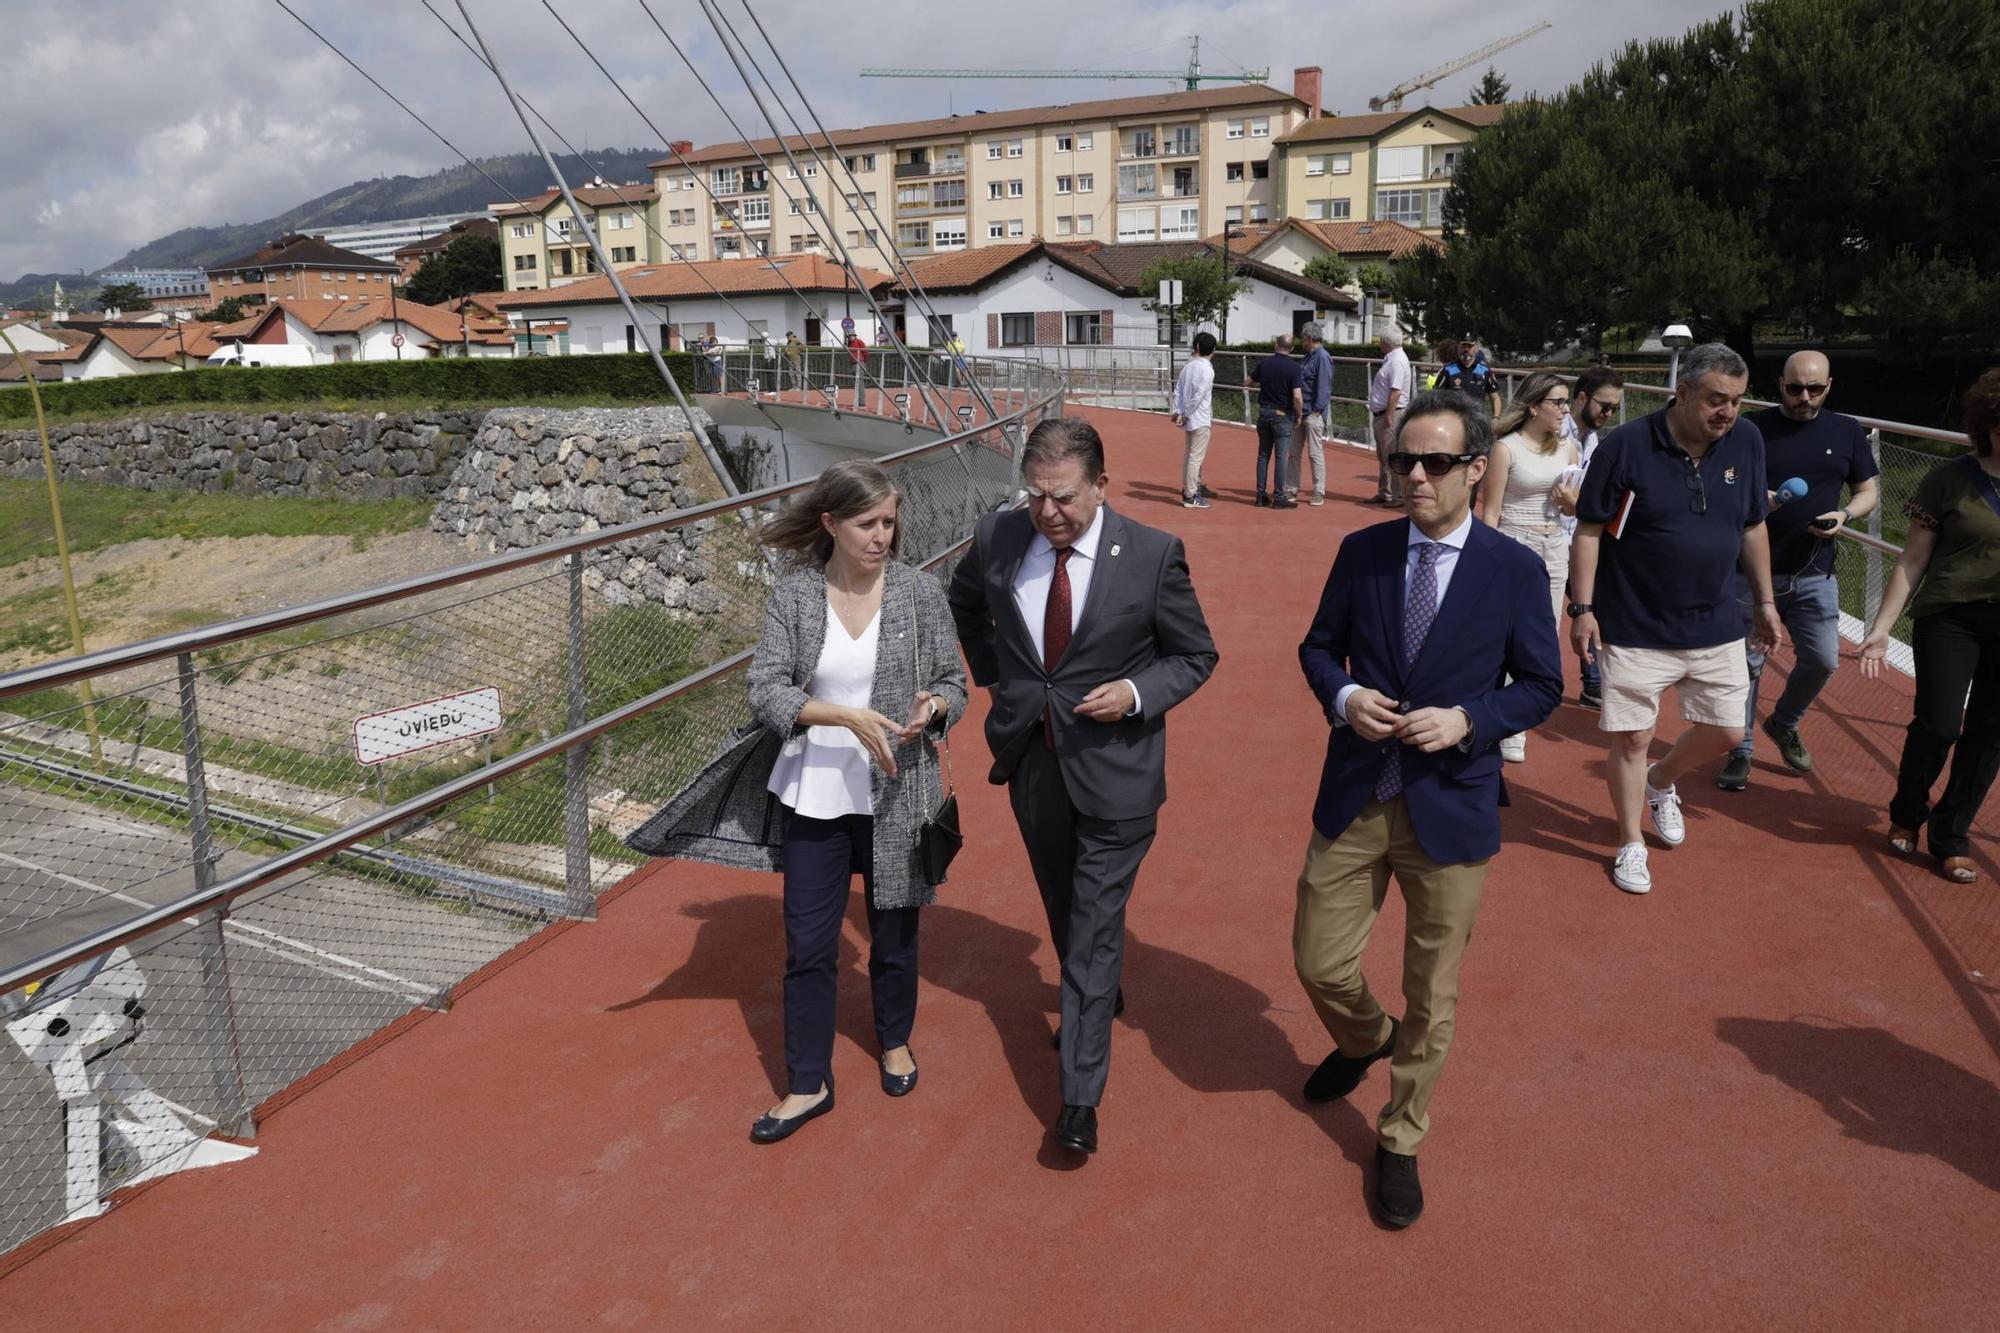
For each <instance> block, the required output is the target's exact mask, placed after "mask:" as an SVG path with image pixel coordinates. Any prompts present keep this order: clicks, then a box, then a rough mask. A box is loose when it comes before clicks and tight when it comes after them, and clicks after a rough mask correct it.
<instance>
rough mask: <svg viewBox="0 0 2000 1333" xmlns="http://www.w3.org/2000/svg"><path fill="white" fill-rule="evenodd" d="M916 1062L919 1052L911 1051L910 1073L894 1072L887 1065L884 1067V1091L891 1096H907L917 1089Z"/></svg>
mask: <svg viewBox="0 0 2000 1333" xmlns="http://www.w3.org/2000/svg"><path fill="white" fill-rule="evenodd" d="M916 1063H917V1053H916V1052H915V1051H911V1052H910V1072H909V1073H907V1074H892V1073H890V1072H889V1071H888V1069H887V1068H886V1067H884V1068H883V1070H882V1091H884V1092H886V1093H888V1094H889V1095H890V1096H891V1097H907V1096H909V1095H910V1094H911V1093H912V1092H914V1091H916V1087H917V1070H916Z"/></svg>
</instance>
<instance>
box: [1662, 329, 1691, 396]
mask: <svg viewBox="0 0 2000 1333" xmlns="http://www.w3.org/2000/svg"><path fill="white" fill-rule="evenodd" d="M1660 341H1661V342H1663V343H1665V344H1666V345H1667V346H1668V347H1670V348H1672V349H1673V353H1674V359H1673V364H1672V365H1670V366H1668V367H1667V388H1668V389H1669V390H1672V389H1673V388H1674V387H1675V386H1677V385H1678V384H1679V383H1680V382H1681V349H1682V348H1683V347H1692V346H1694V330H1693V329H1690V328H1689V327H1688V326H1687V325H1685V324H1669V325H1667V327H1666V328H1665V329H1664V330H1662V332H1661V333H1660Z"/></svg>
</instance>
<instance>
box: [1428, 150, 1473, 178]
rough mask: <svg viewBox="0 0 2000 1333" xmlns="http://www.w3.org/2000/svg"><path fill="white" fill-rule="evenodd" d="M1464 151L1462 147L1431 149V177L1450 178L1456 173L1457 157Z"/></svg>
mask: <svg viewBox="0 0 2000 1333" xmlns="http://www.w3.org/2000/svg"><path fill="white" fill-rule="evenodd" d="M1464 153H1465V150H1464V149H1463V148H1433V149H1431V179H1432V180H1437V179H1439V178H1441V177H1442V178H1444V179H1447V180H1448V179H1450V178H1451V177H1452V176H1454V175H1456V174H1458V162H1459V158H1460V157H1462V156H1463V155H1464Z"/></svg>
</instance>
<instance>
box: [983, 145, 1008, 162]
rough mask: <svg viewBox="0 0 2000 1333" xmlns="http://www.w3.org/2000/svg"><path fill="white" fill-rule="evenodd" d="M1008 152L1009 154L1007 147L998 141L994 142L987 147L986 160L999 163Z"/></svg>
mask: <svg viewBox="0 0 2000 1333" xmlns="http://www.w3.org/2000/svg"><path fill="white" fill-rule="evenodd" d="M1006 152H1007V145H1006V144H1003V143H1001V142H999V141H998V140H995V141H994V142H992V143H990V144H987V145H986V160H987V161H988V162H998V161H999V160H1000V159H1001V158H1002V157H1004V156H1005V155H1006Z"/></svg>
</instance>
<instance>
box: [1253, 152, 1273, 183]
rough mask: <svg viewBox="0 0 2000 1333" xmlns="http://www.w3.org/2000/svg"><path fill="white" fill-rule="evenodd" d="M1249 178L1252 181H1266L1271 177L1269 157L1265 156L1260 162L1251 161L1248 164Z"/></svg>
mask: <svg viewBox="0 0 2000 1333" xmlns="http://www.w3.org/2000/svg"><path fill="white" fill-rule="evenodd" d="M1250 179H1251V180H1253V181H1267V180H1269V179H1271V161H1270V159H1269V158H1266V159H1265V160H1264V161H1262V162H1252V163H1251V164H1250Z"/></svg>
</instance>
